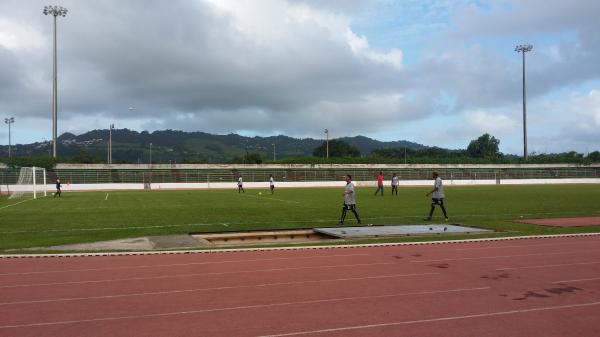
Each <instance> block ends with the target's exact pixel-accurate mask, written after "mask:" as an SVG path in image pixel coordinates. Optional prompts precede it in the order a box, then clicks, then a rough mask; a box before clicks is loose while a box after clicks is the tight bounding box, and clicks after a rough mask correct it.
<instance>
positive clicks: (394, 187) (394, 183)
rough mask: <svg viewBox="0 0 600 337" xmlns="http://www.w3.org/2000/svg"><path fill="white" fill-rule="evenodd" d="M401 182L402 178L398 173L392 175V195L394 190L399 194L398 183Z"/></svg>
mask: <svg viewBox="0 0 600 337" xmlns="http://www.w3.org/2000/svg"><path fill="white" fill-rule="evenodd" d="M399 183H400V178H398V176H397V175H396V173H394V176H393V177H392V195H394V192H396V195H398V184H399Z"/></svg>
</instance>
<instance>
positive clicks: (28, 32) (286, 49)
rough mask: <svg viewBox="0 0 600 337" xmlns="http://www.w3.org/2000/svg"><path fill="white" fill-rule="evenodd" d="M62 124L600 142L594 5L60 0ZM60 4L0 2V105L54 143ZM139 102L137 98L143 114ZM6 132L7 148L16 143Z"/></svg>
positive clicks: (21, 135)
mask: <svg viewBox="0 0 600 337" xmlns="http://www.w3.org/2000/svg"><path fill="white" fill-rule="evenodd" d="M56 4H57V5H62V6H64V7H66V8H68V10H69V12H68V14H67V16H66V17H65V18H62V17H60V18H58V47H59V57H58V72H59V76H58V81H59V101H58V102H59V122H58V130H59V134H60V133H63V132H67V131H69V132H73V133H76V134H78V133H82V132H85V131H88V130H91V129H98V128H102V129H105V128H107V127H108V125H110V123H115V124H116V127H117V128H129V129H134V130H138V131H142V130H148V131H153V130H162V129H176V130H185V131H204V132H209V133H219V134H224V133H230V132H235V133H241V134H244V135H261V136H268V135H277V134H285V135H289V136H294V137H313V138H324V134H323V129H324V128H328V129H329V130H330V136H331V137H340V136H354V135H358V134H361V135H365V136H369V137H372V138H375V139H379V140H403V139H406V140H410V141H415V142H418V143H422V144H426V145H438V146H443V147H448V148H466V146H467V145H468V143H469V141H470V140H471V139H474V138H477V137H478V136H480V135H481V134H483V133H486V132H487V133H490V134H492V135H493V136H495V137H496V138H498V139H500V141H501V143H500V146H501V151H503V152H505V153H515V154H521V153H522V141H523V140H522V87H521V83H522V82H521V81H522V59H521V55H520V54H518V53H516V52H515V51H514V49H515V45H517V44H521V43H531V44H533V45H534V48H533V50H532V51H531V52H530V53H527V56H526V57H527V59H526V62H527V93H528V96H527V102H528V105H527V112H528V138H529V142H528V148H529V151H530V152H538V153H539V152H562V151H569V150H576V151H579V152H588V151H594V150H600V34H599V33H598V32H600V20H599V19H598V17H600V1H597V0H573V1H564V0H489V1H485V0H398V1H393V0H287V1H286V0H253V1H239V0H172V1H163V0H127V1H122V0H86V1H82V0H62V1H61V2H59V3H56ZM44 5H47V3H46V2H45V1H44V2H41V1H37V0H27V1H23V0H2V3H1V8H2V9H1V10H0V74H1V75H0V117H2V118H4V117H9V116H14V117H15V119H16V122H15V124H13V131H14V133H13V143H29V142H34V141H42V140H48V139H50V138H51V91H52V29H53V28H52V27H53V24H52V18H51V17H49V16H44V15H43V14H42V9H43V7H44ZM129 107H134V108H135V109H129ZM7 129H8V128H7V127H6V125H5V124H4V123H3V124H2V127H1V128H0V144H8V130H7Z"/></svg>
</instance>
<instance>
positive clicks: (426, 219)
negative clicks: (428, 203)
mask: <svg viewBox="0 0 600 337" xmlns="http://www.w3.org/2000/svg"><path fill="white" fill-rule="evenodd" d="M423 221H431V218H423Z"/></svg>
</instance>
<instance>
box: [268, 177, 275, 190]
mask: <svg viewBox="0 0 600 337" xmlns="http://www.w3.org/2000/svg"><path fill="white" fill-rule="evenodd" d="M269 188H270V189H271V194H273V193H275V180H274V179H273V175H272V174H271V176H270V177H269Z"/></svg>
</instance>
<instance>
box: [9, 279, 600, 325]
mask: <svg viewBox="0 0 600 337" xmlns="http://www.w3.org/2000/svg"><path fill="white" fill-rule="evenodd" d="M488 289H491V287H479V288H462V289H447V290H430V291H418V292H410V293H396V294H387V295H374V296H356V297H339V298H329V299H320V300H309V301H298V302H279V303H269V304H255V305H245V306H238V307H226V308H213V309H200V310H190V311H175V312H164V313H156V314H146V315H131V316H117V317H104V318H90V319H81V320H70V321H55V322H39V323H28V324H16V325H2V326H0V329H8V328H27V327H36V326H51V325H65V324H77V323H92V322H106V321H116V320H126V319H140V318H153V317H168V316H180V315H192V314H202V313H207V312H220V311H230V310H247V309H261V308H273V307H283V306H290V305H304V304H317V303H331V302H342V301H357V300H373V299H378V298H391V297H401V296H414V295H434V294H444V293H459V292H467V291H480V290H488ZM598 303H600V302H598Z"/></svg>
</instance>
